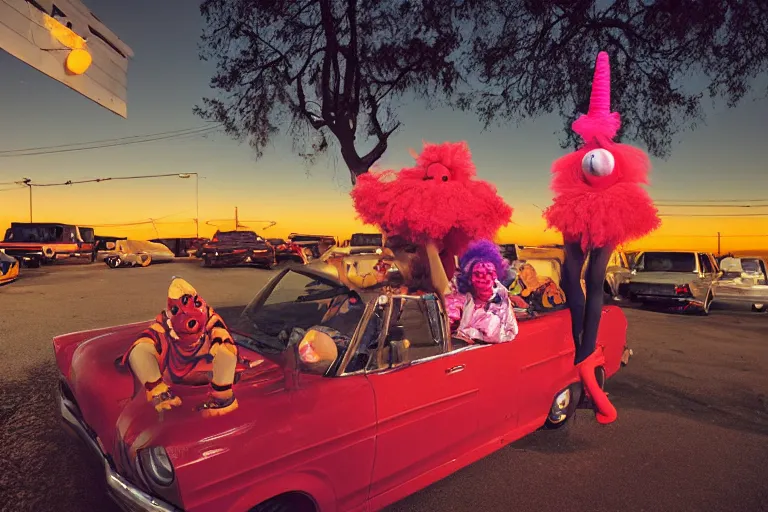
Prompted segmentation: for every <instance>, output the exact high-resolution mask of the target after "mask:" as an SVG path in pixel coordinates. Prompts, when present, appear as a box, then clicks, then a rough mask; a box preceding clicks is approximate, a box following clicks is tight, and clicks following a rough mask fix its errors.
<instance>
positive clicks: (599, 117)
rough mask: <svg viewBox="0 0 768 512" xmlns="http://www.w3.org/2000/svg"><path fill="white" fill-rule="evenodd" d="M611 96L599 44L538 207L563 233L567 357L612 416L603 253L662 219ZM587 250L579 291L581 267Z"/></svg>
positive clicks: (599, 409)
mask: <svg viewBox="0 0 768 512" xmlns="http://www.w3.org/2000/svg"><path fill="white" fill-rule="evenodd" d="M610 100H611V70H610V64H609V60H608V54H607V53H605V52H600V53H599V54H598V55H597V63H596V65H595V74H594V78H593V81H592V95H591V97H590V102H589V112H588V113H587V114H586V115H582V116H580V117H579V118H578V119H577V120H576V121H575V122H574V123H573V130H574V131H575V132H576V133H578V134H579V135H580V136H581V138H582V139H583V140H584V145H583V146H582V147H581V148H580V149H578V150H577V151H574V152H573V153H571V154H569V155H566V156H564V157H562V158H560V159H558V160H557V161H555V163H554V164H553V166H552V173H553V175H554V176H553V179H552V186H551V188H552V191H553V192H554V194H555V198H554V204H552V206H550V207H549V208H548V209H547V210H546V211H545V212H544V218H545V219H546V221H547V225H548V226H549V227H553V228H555V229H557V230H558V231H560V232H561V233H562V234H563V241H564V243H565V265H564V268H563V291H564V292H565V295H566V298H567V301H568V306H569V308H570V310H571V327H572V330H573V340H574V343H575V344H576V357H575V361H574V362H575V364H576V366H577V367H578V369H579V375H580V377H581V380H582V383H583V384H584V387H585V388H586V390H587V393H588V394H589V396H590V397H591V398H592V401H593V403H594V405H595V409H596V411H595V413H596V417H597V420H598V422H600V423H611V422H613V421H614V420H615V419H616V417H617V414H616V409H615V408H614V407H613V405H612V404H611V403H610V401H609V400H608V397H607V396H606V395H605V393H604V392H603V391H602V390H601V389H600V387H599V385H598V384H597V380H596V378H595V367H598V366H602V364H603V360H604V358H603V353H602V348H600V349H598V348H597V347H596V342H597V332H598V327H599V325H600V316H601V313H602V305H603V282H604V281H605V272H606V267H607V266H608V260H609V259H610V257H611V253H612V252H613V250H614V249H615V248H616V247H617V246H618V245H621V244H623V243H625V242H628V241H630V240H635V239H638V238H641V237H643V236H645V235H647V234H648V233H650V232H651V231H653V230H655V229H656V228H658V227H659V225H660V224H661V221H660V220H659V217H658V212H657V210H656V208H655V207H654V205H653V201H652V200H651V198H650V196H649V195H648V193H647V192H646V191H645V190H644V189H643V188H642V187H641V185H643V184H647V183H648V172H649V170H650V161H649V159H648V156H647V155H646V154H645V152H643V151H642V150H640V149H638V148H635V147H632V146H628V145H625V144H619V143H617V142H614V141H613V138H614V137H615V136H616V132H617V131H618V130H619V127H620V126H621V121H620V117H619V114H618V112H611V111H610V107H611V104H610ZM587 257H589V258H588V259H589V261H588V263H587V268H586V276H585V281H586V297H585V294H584V292H583V290H582V287H581V272H582V269H583V267H584V263H585V260H586V259H587Z"/></svg>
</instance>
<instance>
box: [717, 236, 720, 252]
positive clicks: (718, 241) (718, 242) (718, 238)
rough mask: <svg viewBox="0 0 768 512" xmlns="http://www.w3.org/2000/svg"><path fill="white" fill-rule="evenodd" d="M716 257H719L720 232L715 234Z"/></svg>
mask: <svg viewBox="0 0 768 512" xmlns="http://www.w3.org/2000/svg"><path fill="white" fill-rule="evenodd" d="M717 257H718V258H719V257H720V232H719V231H718V232H717Z"/></svg>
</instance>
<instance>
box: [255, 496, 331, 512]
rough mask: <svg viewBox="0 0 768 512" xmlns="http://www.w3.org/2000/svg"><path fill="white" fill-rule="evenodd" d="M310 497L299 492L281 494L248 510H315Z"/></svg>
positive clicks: (302, 511) (266, 511)
mask: <svg viewBox="0 0 768 512" xmlns="http://www.w3.org/2000/svg"><path fill="white" fill-rule="evenodd" d="M316 510H317V507H316V506H315V503H314V502H313V501H312V498H310V497H309V496H306V495H304V494H300V493H289V494H283V495H282V496H276V497H274V498H272V499H271V500H267V501H265V502H264V503H261V504H259V505H256V506H255V507H253V508H252V509H251V510H250V512H315V511H316Z"/></svg>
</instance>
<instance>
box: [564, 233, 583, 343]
mask: <svg viewBox="0 0 768 512" xmlns="http://www.w3.org/2000/svg"><path fill="white" fill-rule="evenodd" d="M585 259H586V254H584V251H582V250H581V245H580V243H579V242H574V243H566V244H565V263H564V264H563V276H562V285H563V292H565V300H566V303H567V304H568V309H570V310H571V331H572V333H573V343H574V344H575V345H576V353H577V354H578V352H579V346H580V345H581V332H582V331H583V330H584V307H585V299H584V291H583V290H582V289H581V269H582V268H583V267H584V260H585Z"/></svg>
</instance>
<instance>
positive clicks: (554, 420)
mask: <svg viewBox="0 0 768 512" xmlns="http://www.w3.org/2000/svg"><path fill="white" fill-rule="evenodd" d="M575 410H576V396H575V393H574V389H573V386H569V387H567V388H565V389H564V390H562V391H561V392H559V393H558V394H557V395H556V396H555V399H554V400H553V402H552V405H551V407H550V409H549V415H548V416H547V419H546V421H545V422H544V429H545V430H556V429H558V428H562V427H563V426H565V424H566V423H568V420H569V419H570V418H571V417H572V416H573V413H574V411H575Z"/></svg>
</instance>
